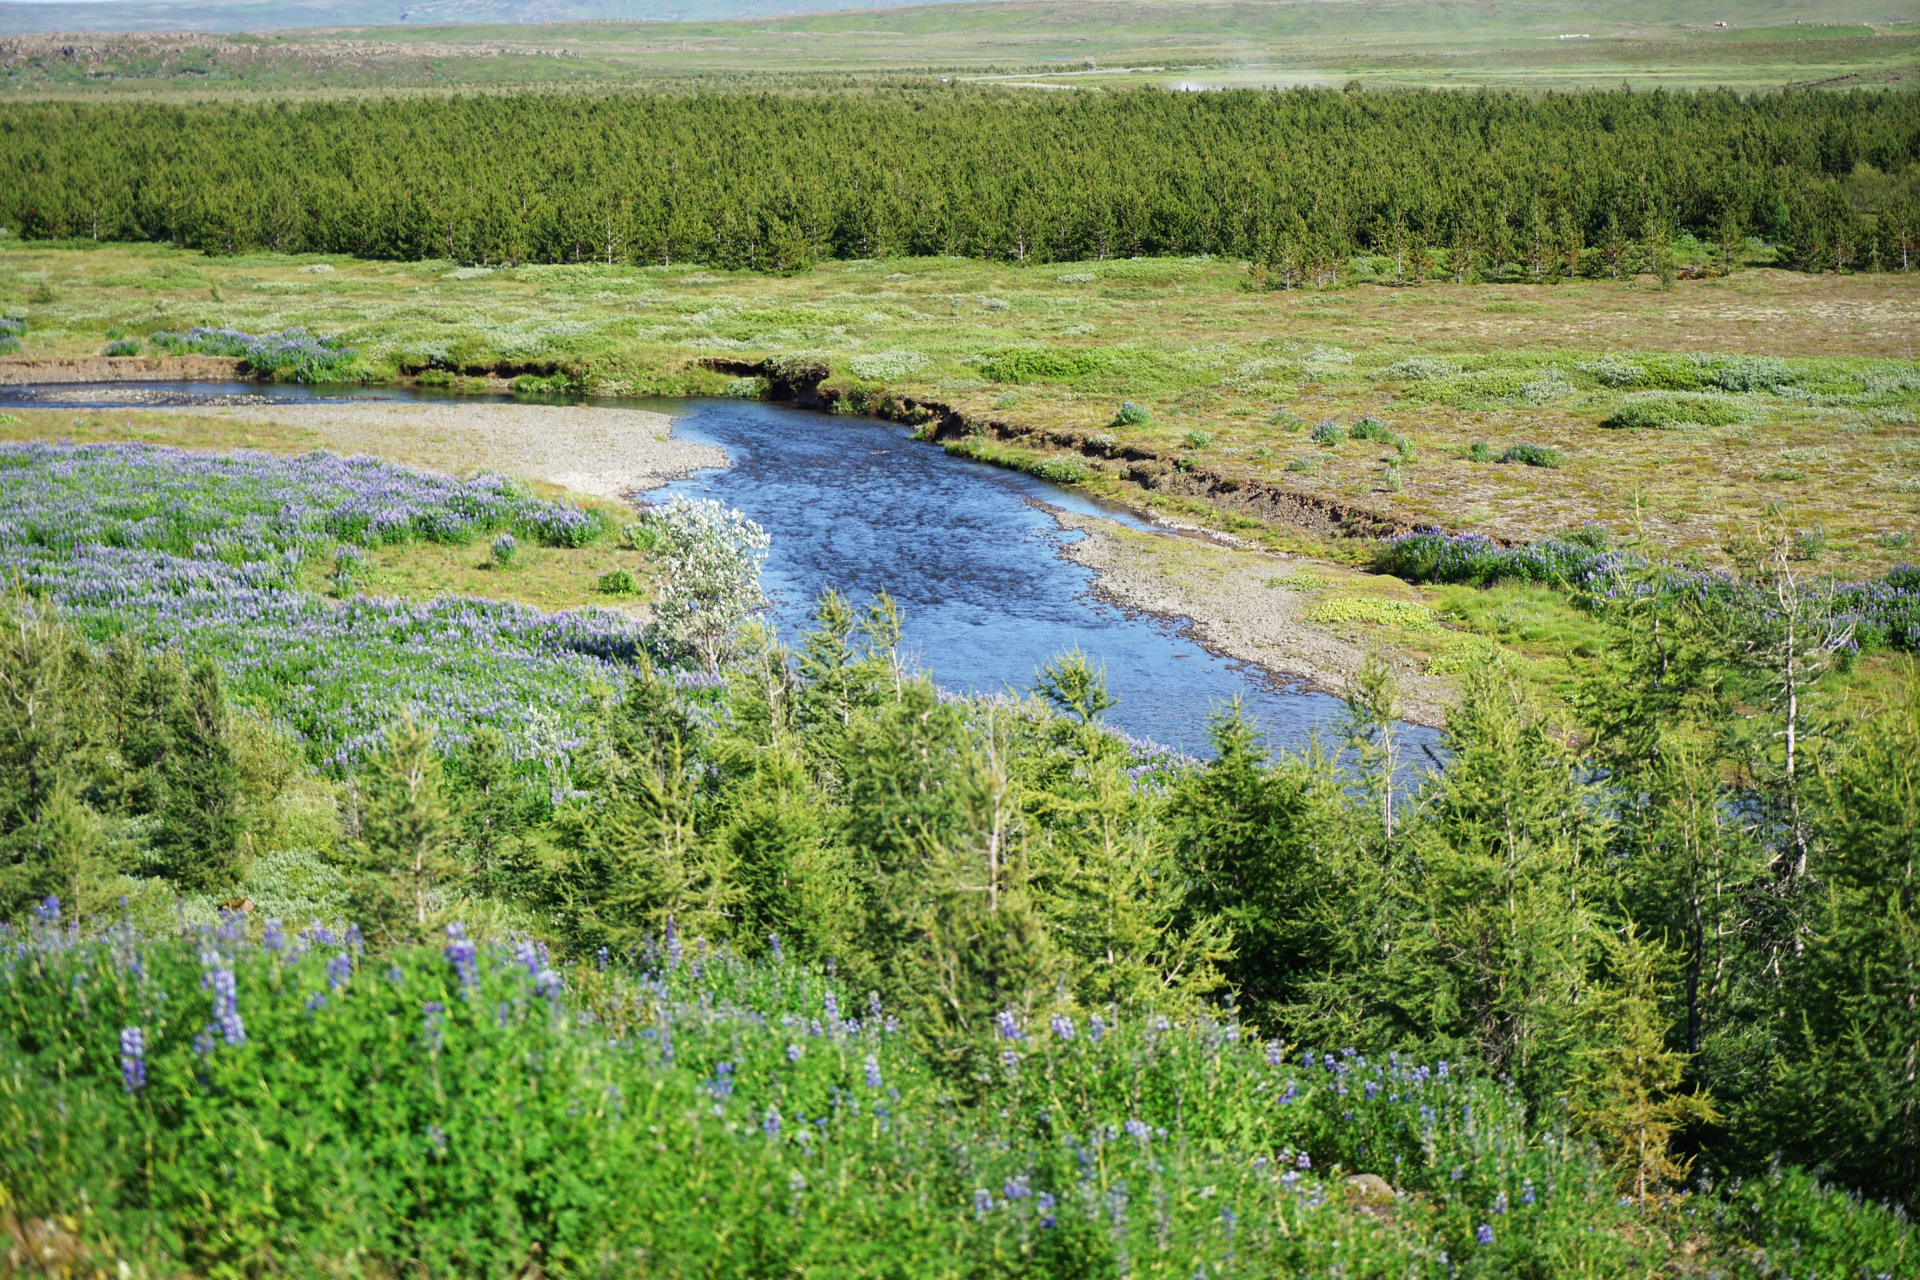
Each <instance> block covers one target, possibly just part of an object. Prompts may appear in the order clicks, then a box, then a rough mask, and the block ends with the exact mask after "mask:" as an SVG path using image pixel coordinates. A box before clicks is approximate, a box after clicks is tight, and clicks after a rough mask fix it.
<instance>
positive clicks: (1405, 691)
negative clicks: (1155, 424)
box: [1054, 512, 1455, 725]
mask: <svg viewBox="0 0 1920 1280" xmlns="http://www.w3.org/2000/svg"><path fill="white" fill-rule="evenodd" d="M1054 514H1055V518H1056V519H1058V520H1059V521H1060V523H1061V525H1063V526H1064V527H1066V528H1069V529H1074V530H1078V531H1080V532H1083V533H1085V534H1086V535H1087V536H1086V537H1085V538H1083V539H1081V540H1080V541H1078V542H1075V543H1072V544H1070V545H1069V546H1068V547H1067V549H1066V553H1065V554H1066V555H1067V557H1068V558H1069V559H1071V560H1073V561H1074V562H1075V563H1077V564H1082V565H1085V566H1086V567H1088V568H1089V569H1092V570H1093V571H1094V573H1095V575H1096V577H1095V580H1094V586H1095V590H1097V591H1098V592H1099V593H1100V594H1101V595H1102V596H1103V597H1104V598H1106V599H1109V600H1111V601H1113V602H1114V603H1115V604H1119V605H1122V606H1124V607H1126V608H1129V609H1141V610H1144V611H1146V612H1148V613H1156V614H1161V615H1166V616H1177V617H1184V618H1189V619H1191V620H1192V622H1193V633H1194V638H1195V639H1196V640H1198V641H1200V642H1201V643H1202V644H1204V645H1206V647H1207V648H1209V649H1212V650H1214V651H1215V652H1217V653H1224V654H1227V655H1228V656H1229V657H1234V658H1238V659H1240V660H1241V661H1243V662H1251V663H1253V664H1255V665H1257V666H1259V667H1262V668H1264V669H1266V670H1268V671H1271V672H1274V673H1276V674H1278V675H1285V676H1295V677H1298V678H1300V679H1302V680H1305V681H1306V682H1307V683H1308V684H1310V685H1312V686H1313V687H1314V688H1316V689H1321V690H1324V691H1326V692H1328V693H1336V694H1337V693H1339V692H1340V690H1341V688H1342V686H1343V685H1344V684H1345V683H1346V680H1347V677H1348V676H1349V675H1351V674H1352V673H1353V672H1355V671H1357V670H1358V669H1359V668H1360V664H1361V663H1362V662H1364V661H1365V660H1366V656H1367V652H1368V646H1367V645H1366V644H1365V643H1363V642H1362V641H1360V640H1358V639H1352V638H1349V637H1347V636H1344V635H1341V634H1340V633H1338V632H1336V631H1335V630H1333V629H1331V628H1329V627H1325V626H1322V625H1320V624H1318V623H1314V622H1310V621H1308V620H1307V617H1306V614H1307V610H1308V609H1309V608H1310V607H1311V605H1312V603H1313V600H1314V595H1313V592H1312V591H1310V590H1303V589H1298V588H1295V587H1292V586H1289V585H1287V583H1286V582H1285V579H1286V578H1287V577H1289V576H1292V575H1310V574H1312V573H1313V572H1314V571H1315V570H1316V568H1321V566H1317V565H1316V563H1315V562H1314V561H1311V560H1306V559H1302V558H1299V557H1295V556H1283V555H1270V554H1267V553H1265V552H1259V551H1250V550H1240V549H1237V548H1232V547H1224V546H1219V545H1216V544H1214V543H1210V542H1205V541H1202V540H1199V539H1196V538H1184V537H1169V536H1167V535H1164V534H1156V533H1143V532H1140V531H1138V530H1133V529H1128V528H1126V527H1124V526H1122V525H1117V524H1115V523H1113V522H1112V521H1109V520H1098V519H1091V518H1088V517H1085V516H1076V515H1069V514H1067V513H1064V512H1055V513H1054ZM1379 652H1380V655H1381V657H1382V658H1384V659H1385V660H1386V661H1387V662H1389V663H1390V664H1391V665H1392V666H1393V668H1394V673H1395V675H1396V676H1397V677H1398V679H1399V682H1400V690H1401V699H1402V706H1401V714H1402V715H1403V716H1404V717H1405V718H1407V719H1408V720H1412V721H1414V722H1415V723H1417V724H1425V725H1439V724H1441V723H1442V721H1443V720H1444V718H1445V714H1446V708H1447V706H1448V704H1449V703H1451V702H1452V701H1453V700H1454V696H1455V695H1454V689H1453V687H1452V686H1451V685H1450V684H1449V683H1448V682H1447V681H1445V680H1442V679H1438V678H1436V677H1434V676H1430V675H1428V674H1426V672H1425V671H1424V670H1423V669H1422V667H1421V664H1420V662H1419V661H1418V660H1417V659H1415V658H1414V657H1412V656H1410V655H1408V654H1405V653H1399V652H1396V651H1394V650H1392V649H1385V648H1383V649H1381V650H1379Z"/></svg>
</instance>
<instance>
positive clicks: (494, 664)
mask: <svg viewBox="0 0 1920 1280" xmlns="http://www.w3.org/2000/svg"><path fill="white" fill-rule="evenodd" d="M605 529H606V524H605V521H604V519H603V518H602V517H601V516H599V515H598V514H596V513H593V512H588V511H582V510H579V509H577V508H574V507H571V506H568V505H566V504H564V503H558V502H546V501H542V500H540V499H537V498H534V497H532V496H531V495H530V494H528V493H526V492H525V491H523V490H522V489H520V488H519V487H517V486H516V485H514V484H513V483H512V482H511V481H508V480H506V479H503V478H502V477H499V476H482V477H479V478H477V479H474V480H466V481H463V480H456V479H451V478H448V477H445V476H437V475H431V474H428V473H425V472H420V471H415V470H412V469H411V468H407V467H403V466H398V465H395V464H393V463H388V462H382V461H379V460H377V459H374V458H366V457H359V458H341V457H335V456H332V455H328V454H310V455H307V456H305V457H299V458H279V457H273V456H270V455H267V454H256V453H238V454H224V455H215V454H204V453H190V452H186V451H182V450H177V449H167V448H156V447H148V446H142V445H83V446H72V445H56V444H32V445H19V446H4V447H0V566H4V571H5V573H6V574H7V575H9V576H10V577H11V579H12V580H13V581H14V582H15V583H16V584H17V585H18V587H19V588H20V589H21V590H23V591H25V592H27V593H28V594H29V595H31V596H34V597H37V598H40V599H44V600H47V601H49V602H51V603H52V604H53V605H55V606H56V607H57V608H58V609H59V610H60V611H61V613H62V614H63V615H64V616H66V617H68V618H70V619H71V620H72V621H73V622H74V623H75V624H76V625H78V626H79V627H80V628H81V629H82V630H84V631H86V632H87V633H88V634H89V635H92V636H94V637H95V638H98V639H105V638H108V637H111V636H113V635H115V634H119V633H122V632H125V633H129V634H132V635H134V636H136V637H137V638H138V639H139V640H140V641H141V642H142V643H143V644H146V645H149V646H155V647H159V648H165V649H177V650H179V651H181V652H182V653H185V654H188V655H191V656H196V657H208V658H212V659H214V660H215V661H216V662H217V663H218V664H219V665H220V666H221V667H222V668H223V669H224V671H225V672H226V674H227V676H228V677H229V679H230V681H231V687H232V689H233V692H234V693H235V695H236V696H237V697H239V698H240V699H241V700H243V701H252V702H255V703H257V704H258V705H259V706H261V707H262V708H263V709H265V710H266V711H267V712H268V713H269V714H270V715H271V716H272V718H274V719H275V720H276V721H278V722H279V723H281V724H283V725H285V726H287V727H288V728H290V729H291V730H292V731H293V732H294V733H295V734H296V735H297V736H298V737H299V738H300V740H301V741H302V742H303V743H304V744H305V745H306V748H307V750H308V752H309V754H310V755H311V756H312V757H313V758H314V759H315V760H317V761H321V762H325V763H327V764H330V765H333V766H344V765H345V764H347V763H348V762H350V761H352V760H355V759H358V758H360V757H361V756H363V755H364V754H365V753H366V752H367V751H368V749H369V748H370V747H371V745H372V744H373V743H374V742H375V741H376V740H377V739H378V737H379V735H380V734H381V732H382V731H383V730H384V729H385V727H386V726H387V725H388V724H389V723H390V722H391V721H392V720H393V719H394V718H395V716H396V715H400V714H403V713H407V714H412V715H413V716H414V717H415V718H416V719H419V720H421V721H423V722H427V723H432V724H435V725H438V726H441V728H442V729H443V731H444V732H445V733H447V734H448V735H449V736H450V737H451V738H453V739H455V740H458V739H461V738H463V737H464V736H465V734H466V732H467V730H468V728H469V727H470V726H473V725H477V724H491V725H494V726H496V727H498V728H501V729H503V730H506V731H508V732H509V734H510V736H511V737H512V739H513V742H514V745H515V748H516V750H517V751H519V752H520V753H523V754H527V755H539V754H541V753H543V752H545V753H551V752H553V751H554V750H556V749H557V748H556V743H557V742H562V741H564V735H560V736H558V737H556V735H557V734H559V730H558V729H557V728H556V726H557V725H558V724H559V723H560V721H561V720H562V719H563V718H564V717H565V715H566V714H567V713H568V712H569V711H570V710H577V709H578V708H580V707H581V706H583V705H585V704H586V703H587V702H589V701H591V700H592V699H594V698H596V697H599V696H601V695H602V694H603V693H604V692H606V691H608V690H610V689H611V688H613V687H614V686H615V685H617V684H618V682H619V679H620V672H621V670H622V669H623V668H624V667H625V666H626V665H627V664H629V663H630V662H631V661H632V659H633V657H634V655H635V654H636V652H637V651H638V645H639V629H638V627H637V626H636V625H635V624H634V623H633V622H632V621H631V620H630V619H628V618H627V617H626V616H624V615H622V614H619V613H615V612H612V611H605V610H598V611H596V610H586V611H580V612H573V613H565V614H559V615H547V614H542V613H540V612H538V611H536V610H533V609H529V608H526V607H524V606H520V605H513V604H503V603H500V602H496V601H486V600H476V599H444V600H438V601H434V602H432V603H428V604H416V603H412V602H408V601H402V600H388V599H375V598H369V597H366V596H353V597H351V598H349V599H347V600H345V601H344V602H341V601H335V600H329V599H326V598H323V597H321V596H318V595H315V594H313V593H311V592H309V591H303V590H302V589H301V588H300V586H299V583H298V575H299V573H300V569H301V567H302V565H304V564H307V563H309V562H314V561H318V562H321V563H331V564H336V565H337V564H339V563H341V562H342V560H343V558H344V559H347V560H351V559H352V558H353V557H355V556H356V555H358V554H359V552H360V550H361V549H362V548H364V547H368V546H376V545H381V544H386V543H395V542H405V541H412V540H424V541H434V542H449V543H468V542H473V541H475V540H477V539H480V538H482V537H484V536H486V535H490V534H495V533H498V534H500V535H502V536H505V537H508V538H511V537H513V536H514V534H515V533H516V532H517V533H518V534H519V536H521V537H525V538H528V539H531V540H534V541H539V542H543V543H549V544H554V545H561V546H578V545H581V544H583V543H585V542H587V541H590V540H591V539H593V538H594V537H597V536H599V535H601V534H602V533H603V532H605Z"/></svg>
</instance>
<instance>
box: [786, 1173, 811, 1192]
mask: <svg viewBox="0 0 1920 1280" xmlns="http://www.w3.org/2000/svg"><path fill="white" fill-rule="evenodd" d="M806 1189H807V1176H806V1175H805V1174H804V1173H801V1172H800V1171H799V1170H798V1169H796V1170H794V1173H793V1176H792V1177H790V1178H788V1179H787V1190H789V1191H805V1190H806Z"/></svg>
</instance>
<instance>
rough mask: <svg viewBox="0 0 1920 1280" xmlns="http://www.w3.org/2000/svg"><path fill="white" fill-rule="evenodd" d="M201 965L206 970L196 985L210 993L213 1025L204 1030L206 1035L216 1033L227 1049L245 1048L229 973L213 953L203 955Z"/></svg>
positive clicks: (244, 1031)
mask: <svg viewBox="0 0 1920 1280" xmlns="http://www.w3.org/2000/svg"><path fill="white" fill-rule="evenodd" d="M201 962H202V963H203V964H206V965H207V966H208V968H207V972H206V973H205V974H204V975H203V976H202V977H201V979H200V985H201V986H202V987H204V988H206V989H207V990H209V991H211V992H213V1022H212V1023H211V1024H210V1025H209V1026H208V1027H207V1030H208V1032H209V1033H211V1032H214V1031H218V1032H219V1033H220V1038H221V1039H222V1040H225V1041H226V1042H227V1043H228V1044H230V1045H241V1044H245V1043H246V1042H247V1025H246V1023H244V1022H243V1021H241V1019H240V1001H239V990H238V985H237V982H236V980H235V978H234V976H233V970H232V969H229V968H228V967H227V966H226V962H225V961H224V960H223V959H222V958H221V956H220V953H219V952H217V951H209V952H207V953H206V954H205V955H203V956H202V957H201Z"/></svg>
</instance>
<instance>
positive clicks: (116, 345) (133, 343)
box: [102, 338, 140, 356]
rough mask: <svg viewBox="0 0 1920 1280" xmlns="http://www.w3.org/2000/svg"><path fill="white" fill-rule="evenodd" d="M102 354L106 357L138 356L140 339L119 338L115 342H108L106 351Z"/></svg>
mask: <svg viewBox="0 0 1920 1280" xmlns="http://www.w3.org/2000/svg"><path fill="white" fill-rule="evenodd" d="M102 354H104V355H108V356H137V355H139V354H140V339H138V338H121V339H120V340H119V341H117V342H109V343H108V344H107V349H106V351H105V352H103V353H102Z"/></svg>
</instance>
